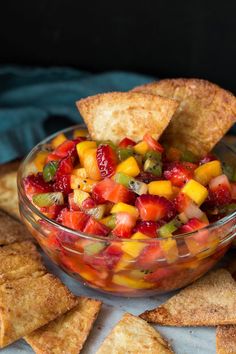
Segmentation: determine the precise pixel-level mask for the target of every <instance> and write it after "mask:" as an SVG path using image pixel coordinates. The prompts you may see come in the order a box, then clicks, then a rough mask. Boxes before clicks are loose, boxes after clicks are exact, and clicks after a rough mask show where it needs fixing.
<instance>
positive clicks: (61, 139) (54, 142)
mask: <svg viewBox="0 0 236 354" xmlns="http://www.w3.org/2000/svg"><path fill="white" fill-rule="evenodd" d="M66 140H67V139H66V136H65V135H64V134H59V135H57V136H56V137H55V138H54V139H53V140H52V141H51V145H52V148H53V149H56V148H57V147H58V146H59V145H61V144H62V143H64V141H66Z"/></svg>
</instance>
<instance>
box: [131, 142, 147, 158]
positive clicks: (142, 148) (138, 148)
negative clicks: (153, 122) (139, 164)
mask: <svg viewBox="0 0 236 354" xmlns="http://www.w3.org/2000/svg"><path fill="white" fill-rule="evenodd" d="M148 150H149V146H148V144H147V143H146V141H140V143H138V144H136V145H134V151H135V152H136V153H137V154H140V155H145V154H146V152H148Z"/></svg>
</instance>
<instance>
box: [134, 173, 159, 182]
mask: <svg viewBox="0 0 236 354" xmlns="http://www.w3.org/2000/svg"><path fill="white" fill-rule="evenodd" d="M136 179H137V180H139V181H140V182H144V183H147V184H148V183H150V182H152V181H158V180H160V179H161V177H157V176H155V175H153V174H152V173H150V172H144V171H141V172H140V174H139V175H138V176H137V177H136Z"/></svg>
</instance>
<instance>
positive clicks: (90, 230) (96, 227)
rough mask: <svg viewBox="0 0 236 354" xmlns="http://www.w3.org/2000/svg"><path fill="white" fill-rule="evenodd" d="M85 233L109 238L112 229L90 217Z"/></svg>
mask: <svg viewBox="0 0 236 354" xmlns="http://www.w3.org/2000/svg"><path fill="white" fill-rule="evenodd" d="M83 232H84V233H86V234H89V235H98V236H107V235H108V234H109V232H110V228H109V227H107V226H106V225H104V224H102V223H101V222H99V221H97V220H95V219H94V218H93V217H92V216H90V218H89V220H88V221H87V223H86V225H85V227H84V229H83Z"/></svg>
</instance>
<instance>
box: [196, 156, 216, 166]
mask: <svg viewBox="0 0 236 354" xmlns="http://www.w3.org/2000/svg"><path fill="white" fill-rule="evenodd" d="M214 160H216V157H215V156H214V155H213V154H207V155H206V156H204V157H203V158H202V159H201V160H200V161H199V165H203V164H204V163H207V162H210V161H214Z"/></svg>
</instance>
